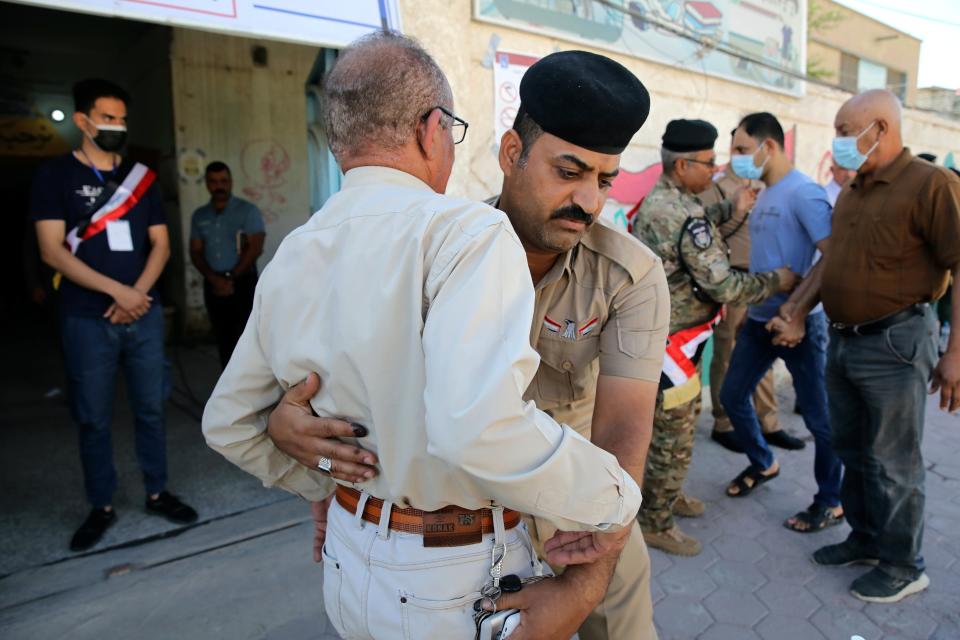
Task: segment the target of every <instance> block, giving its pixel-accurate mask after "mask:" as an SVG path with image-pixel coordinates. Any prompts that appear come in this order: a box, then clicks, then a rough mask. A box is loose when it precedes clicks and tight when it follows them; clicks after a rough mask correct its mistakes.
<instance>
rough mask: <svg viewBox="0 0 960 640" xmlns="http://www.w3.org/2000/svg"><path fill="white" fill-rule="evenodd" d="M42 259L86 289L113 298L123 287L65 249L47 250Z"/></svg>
mask: <svg viewBox="0 0 960 640" xmlns="http://www.w3.org/2000/svg"><path fill="white" fill-rule="evenodd" d="M42 258H43V261H44V262H45V263H47V264H48V265H50V267H51V268H53V269H55V270H56V271H59V272H60V273H61V274H63V276H64V277H65V278H67V279H68V280H70V281H71V282H73V283H74V284H76V285H79V286H81V287H84V288H86V289H90V290H92V291H99V292H100V293H105V294H107V295H108V296H110V297H114V294H115V292H116V290H117V288H118V287H121V286H123V285H122V284H120V283H119V282H117V281H116V280H114V279H113V278H109V277H107V276H105V275H103V274H102V273H100V272H98V271H95V270H94V269H92V268H91V267H89V266H88V265H87V264H86V263H85V262H83V261H82V260H80V259H79V258H77V257H76V256H75V255H73V254H72V253H70V251H69V250H68V249H67V248H66V247H63V246H57V247H56V248H53V249H48V250H46V251H44V252H43V254H42Z"/></svg>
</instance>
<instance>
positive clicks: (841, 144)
mask: <svg viewBox="0 0 960 640" xmlns="http://www.w3.org/2000/svg"><path fill="white" fill-rule="evenodd" d="M875 124H877V122H876V121H873V122H871V123H870V126H869V127H867V128H866V129H864V130H863V131H861V132H860V133H859V134H858V135H856V136H842V137H839V138H834V139H833V159H834V160H835V161H836V163H837V164H838V165H840V166H841V167H843V168H844V169H850V170H851V171H857V170H859V169H860V167H862V166H863V163H864V162H866V161H867V156H869V155H870V154H871V153H873V150H874V149H876V148H877V145H878V144H880V139H879V138H878V139H877V141H876V142H874V143H873V146H872V147H870V148H869V149H868V150H867V152H866V153H860V149H858V148H857V140H859V139H860V137H861V136H862V135H863V134H865V133H866V132H867V131H870V129H872V128H873V125H875Z"/></svg>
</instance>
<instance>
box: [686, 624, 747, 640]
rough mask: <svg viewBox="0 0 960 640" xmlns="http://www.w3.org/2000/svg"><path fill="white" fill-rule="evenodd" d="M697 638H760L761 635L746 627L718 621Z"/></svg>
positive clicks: (723, 639) (709, 639)
mask: <svg viewBox="0 0 960 640" xmlns="http://www.w3.org/2000/svg"><path fill="white" fill-rule="evenodd" d="M697 640H760V636H758V635H757V634H756V633H754V632H753V631H752V630H751V629H747V628H745V627H736V626H733V625H730V624H719V623H718V624H715V625H713V626H712V627H710V628H709V629H707V630H706V631H705V632H703V634H701V635H700V636H698V638H697Z"/></svg>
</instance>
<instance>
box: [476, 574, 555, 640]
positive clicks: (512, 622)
mask: <svg viewBox="0 0 960 640" xmlns="http://www.w3.org/2000/svg"><path fill="white" fill-rule="evenodd" d="M549 577H550V576H530V577H529V578H520V577H519V576H517V575H515V574H512V573H511V574H510V575H507V576H503V578H500V579H496V578H495V579H494V582H492V583H490V584H487V585H486V586H485V587H484V588H483V589H482V590H481V591H480V595H481V596H482V597H481V598H480V599H479V600H477V601H476V602H474V603H473V620H474V622H475V623H476V625H477V634H476V636H474V640H504V638H507V637H509V635H510V633H511V632H512V631H513V630H514V629H516V628H517V627H518V626H519V625H520V611H519V610H518V609H505V610H503V611H497V600H498V599H499V598H500V596H501V595H503V594H504V593H516V592H517V591H520V590H521V589H522V588H523V585H525V584H533V583H534V582H539V581H541V580H545V579H546V578H549ZM484 604H491V605H492V607H491V609H492V611H486V610H485V609H484V608H483V605H484Z"/></svg>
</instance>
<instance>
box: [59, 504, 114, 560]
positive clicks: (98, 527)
mask: <svg viewBox="0 0 960 640" xmlns="http://www.w3.org/2000/svg"><path fill="white" fill-rule="evenodd" d="M116 521H117V514H116V512H114V511H113V510H112V509H111V510H110V511H107V510H106V509H91V510H90V515H88V516H87V519H86V520H84V521H83V524H82V525H80V528H79V529H77V531H76V533H74V534H73V538H72V539H71V540H70V551H86V550H87V549H89V548H90V547H92V546H93V545H95V544H97V543H98V542H100V538H102V537H103V534H104V533H105V532H106V530H107V529H109V528H110V525H112V524H113V523H114V522H116Z"/></svg>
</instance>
